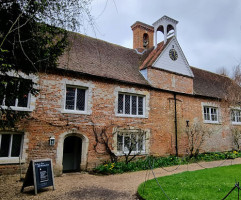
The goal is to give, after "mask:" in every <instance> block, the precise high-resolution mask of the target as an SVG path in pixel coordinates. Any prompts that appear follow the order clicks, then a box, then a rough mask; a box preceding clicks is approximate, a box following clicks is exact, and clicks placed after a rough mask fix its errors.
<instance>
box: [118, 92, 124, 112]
mask: <svg viewBox="0 0 241 200" xmlns="http://www.w3.org/2000/svg"><path fill="white" fill-rule="evenodd" d="M123 97H124V95H123V94H118V113H120V114H123V108H124V106H123Z"/></svg>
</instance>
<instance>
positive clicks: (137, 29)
mask: <svg viewBox="0 0 241 200" xmlns="http://www.w3.org/2000/svg"><path fill="white" fill-rule="evenodd" d="M131 29H132V31H133V49H137V51H139V52H143V51H144V50H145V49H148V48H151V47H153V33H154V28H153V26H150V25H148V24H145V23H142V22H139V21H137V22H135V23H134V24H133V25H132V26H131Z"/></svg>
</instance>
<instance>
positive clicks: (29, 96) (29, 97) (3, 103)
mask: <svg viewBox="0 0 241 200" xmlns="http://www.w3.org/2000/svg"><path fill="white" fill-rule="evenodd" d="M5 87H7V86H5ZM18 87H19V82H18ZM5 100H6V95H4V97H3V101H2V102H0V106H1V107H2V108H3V109H7V108H8V106H6V105H5ZM30 101H31V93H30V92H29V93H28V102H27V106H26V107H20V106H18V98H15V105H14V106H9V107H10V108H11V109H12V110H18V111H30Z"/></svg>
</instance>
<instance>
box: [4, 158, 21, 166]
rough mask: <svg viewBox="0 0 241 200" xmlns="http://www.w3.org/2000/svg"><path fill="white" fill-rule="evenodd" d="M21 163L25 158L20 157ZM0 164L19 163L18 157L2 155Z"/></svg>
mask: <svg viewBox="0 0 241 200" xmlns="http://www.w3.org/2000/svg"><path fill="white" fill-rule="evenodd" d="M21 163H25V159H21ZM2 164H19V158H18V157H17V158H7V157H2V158H0V165H2Z"/></svg>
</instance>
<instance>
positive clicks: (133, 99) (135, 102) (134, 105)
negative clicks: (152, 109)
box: [131, 96, 137, 115]
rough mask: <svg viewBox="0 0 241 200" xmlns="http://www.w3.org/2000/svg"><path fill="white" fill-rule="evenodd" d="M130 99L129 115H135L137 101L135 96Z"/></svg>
mask: <svg viewBox="0 0 241 200" xmlns="http://www.w3.org/2000/svg"><path fill="white" fill-rule="evenodd" d="M131 99H132V101H131V107H132V109H131V114H132V115H136V108H137V106H136V104H137V100H136V99H137V96H132V97H131Z"/></svg>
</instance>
